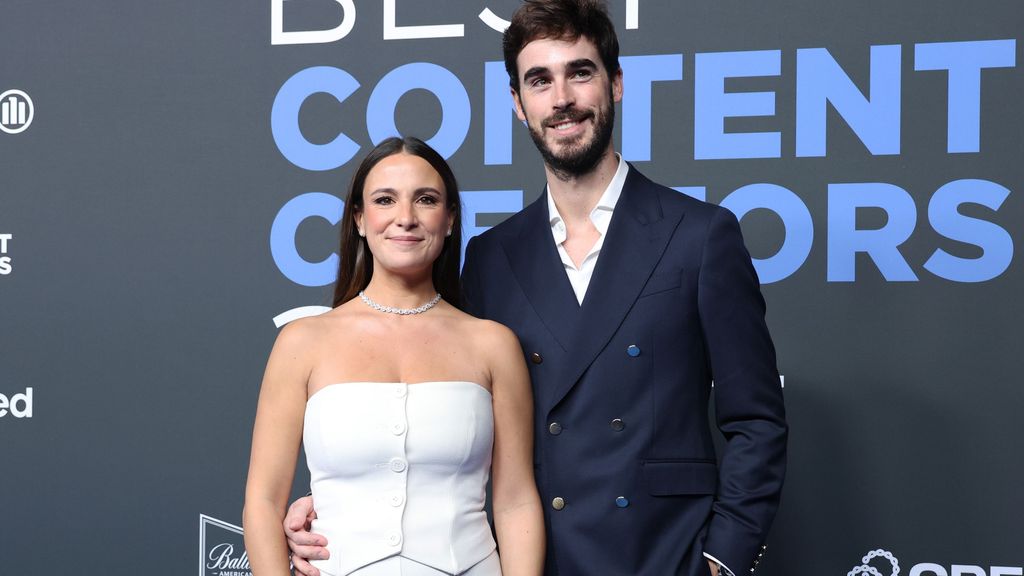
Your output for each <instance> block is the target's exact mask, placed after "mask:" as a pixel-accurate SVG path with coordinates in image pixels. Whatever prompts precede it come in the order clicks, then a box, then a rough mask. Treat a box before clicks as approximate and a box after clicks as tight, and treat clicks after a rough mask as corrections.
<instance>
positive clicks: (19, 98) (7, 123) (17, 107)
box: [0, 90, 35, 134]
mask: <svg viewBox="0 0 1024 576" xmlns="http://www.w3.org/2000/svg"><path fill="white" fill-rule="evenodd" d="M33 117H35V106H33V105H32V99H31V98H29V97H28V94H25V93H24V92H22V91H21V90H8V91H6V92H4V93H3V94H0V130H3V131H4V132H7V133H8V134H18V133H19V132H24V131H25V130H27V129H28V127H29V126H30V125H31V124H32V118H33Z"/></svg>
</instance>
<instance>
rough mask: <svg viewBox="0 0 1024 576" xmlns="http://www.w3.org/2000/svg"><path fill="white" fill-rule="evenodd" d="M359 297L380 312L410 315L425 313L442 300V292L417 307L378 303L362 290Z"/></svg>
mask: <svg viewBox="0 0 1024 576" xmlns="http://www.w3.org/2000/svg"><path fill="white" fill-rule="evenodd" d="M359 298H360V299H361V300H362V301H363V302H365V303H366V305H367V306H369V307H370V308H373V309H374V310H377V311H379V312H386V313H388V314H399V315H401V316H408V315H410V314H423V313H424V312H426V311H427V310H430V309H431V308H433V307H434V306H436V305H437V303H438V302H440V301H441V293H440V292H438V293H437V294H436V295H435V296H434V297H433V298H432V299H431V300H430V302H427V303H426V304H424V305H423V306H417V307H416V308H392V307H391V306H385V305H383V304H378V303H376V302H374V301H373V300H371V299H370V297H369V296H367V295H366V294H365V293H364V292H363V291H362V290H360V291H359Z"/></svg>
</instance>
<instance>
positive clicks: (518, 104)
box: [508, 87, 526, 122]
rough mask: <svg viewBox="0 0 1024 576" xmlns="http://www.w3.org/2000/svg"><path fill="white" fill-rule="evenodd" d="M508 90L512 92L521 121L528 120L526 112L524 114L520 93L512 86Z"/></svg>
mask: <svg viewBox="0 0 1024 576" xmlns="http://www.w3.org/2000/svg"><path fill="white" fill-rule="evenodd" d="M508 91H509V92H511V93H512V104H513V105H514V106H515V108H516V117H517V118H519V121H520V122H526V114H523V101H522V100H520V99H519V93H518V92H516V89H515V88H512V87H509V89H508Z"/></svg>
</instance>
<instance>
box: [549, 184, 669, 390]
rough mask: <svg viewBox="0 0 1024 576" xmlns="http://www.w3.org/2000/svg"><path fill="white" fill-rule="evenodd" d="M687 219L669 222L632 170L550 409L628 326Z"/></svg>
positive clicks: (651, 186)
mask: <svg viewBox="0 0 1024 576" xmlns="http://www.w3.org/2000/svg"><path fill="white" fill-rule="evenodd" d="M681 219H682V214H676V215H674V216H669V217H666V215H665V214H664V213H663V210H662V206H661V203H660V202H659V200H658V193H657V190H656V189H655V185H654V184H653V183H652V182H651V181H650V180H648V179H647V178H646V177H644V176H643V175H642V174H640V173H639V172H637V170H636V169H635V168H632V167H630V170H629V174H628V176H627V178H626V183H625V185H624V186H623V189H622V195H621V196H620V197H619V201H618V203H617V204H616V206H615V212H614V214H613V215H612V220H611V223H610V224H609V226H608V235H607V237H606V238H605V240H604V244H603V245H602V247H601V254H600V256H598V260H597V268H596V269H595V270H594V275H593V277H592V278H591V280H590V285H589V286H588V288H587V295H586V297H585V298H584V300H583V307H582V309H581V311H580V318H579V322H577V323H575V329H574V330H573V335H572V337H571V339H570V341H571V343H572V345H571V347H570V348H569V361H568V363H567V364H566V365H565V371H564V372H563V373H562V374H561V376H560V377H559V378H558V381H557V383H556V388H555V390H554V391H553V394H552V396H551V397H550V398H551V404H550V405H549V408H550V407H552V406H554V405H555V404H557V403H558V402H559V401H560V400H561V399H562V398H564V397H565V395H566V394H568V392H569V390H571V389H572V387H573V386H575V385H576V383H577V381H578V380H579V379H580V377H581V376H582V375H583V373H584V372H585V371H586V370H587V368H588V367H589V366H590V365H591V364H592V363H593V362H594V359H595V358H596V357H597V355H598V354H599V353H600V352H601V350H602V349H603V348H604V347H605V346H606V345H607V344H608V341H609V340H610V339H611V337H612V335H613V334H614V333H615V331H616V330H617V329H618V328H619V326H620V325H621V324H622V322H623V320H624V319H625V317H626V315H627V314H628V313H629V310H630V308H632V306H633V303H634V302H635V301H636V299H637V297H638V296H639V295H640V291H641V290H643V287H644V285H645V284H646V283H647V279H648V278H649V277H650V275H651V273H652V272H653V270H654V268H655V266H657V264H658V261H659V260H660V259H661V256H662V254H663V253H664V251H665V247H666V246H667V245H668V241H669V239H670V238H671V237H672V234H673V232H674V231H675V229H676V226H677V225H678V224H679V221H680V220H681ZM562 276H564V274H562ZM622 353H623V354H625V353H626V352H625V350H623V351H622Z"/></svg>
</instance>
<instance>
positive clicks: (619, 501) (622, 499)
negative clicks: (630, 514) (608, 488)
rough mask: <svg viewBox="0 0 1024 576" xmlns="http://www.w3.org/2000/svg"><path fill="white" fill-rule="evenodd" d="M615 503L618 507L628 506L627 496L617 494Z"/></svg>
mask: <svg viewBox="0 0 1024 576" xmlns="http://www.w3.org/2000/svg"><path fill="white" fill-rule="evenodd" d="M615 505H616V506H618V507H619V508H625V507H626V506H629V498H626V497H625V496H619V497H618V498H616V499H615Z"/></svg>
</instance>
